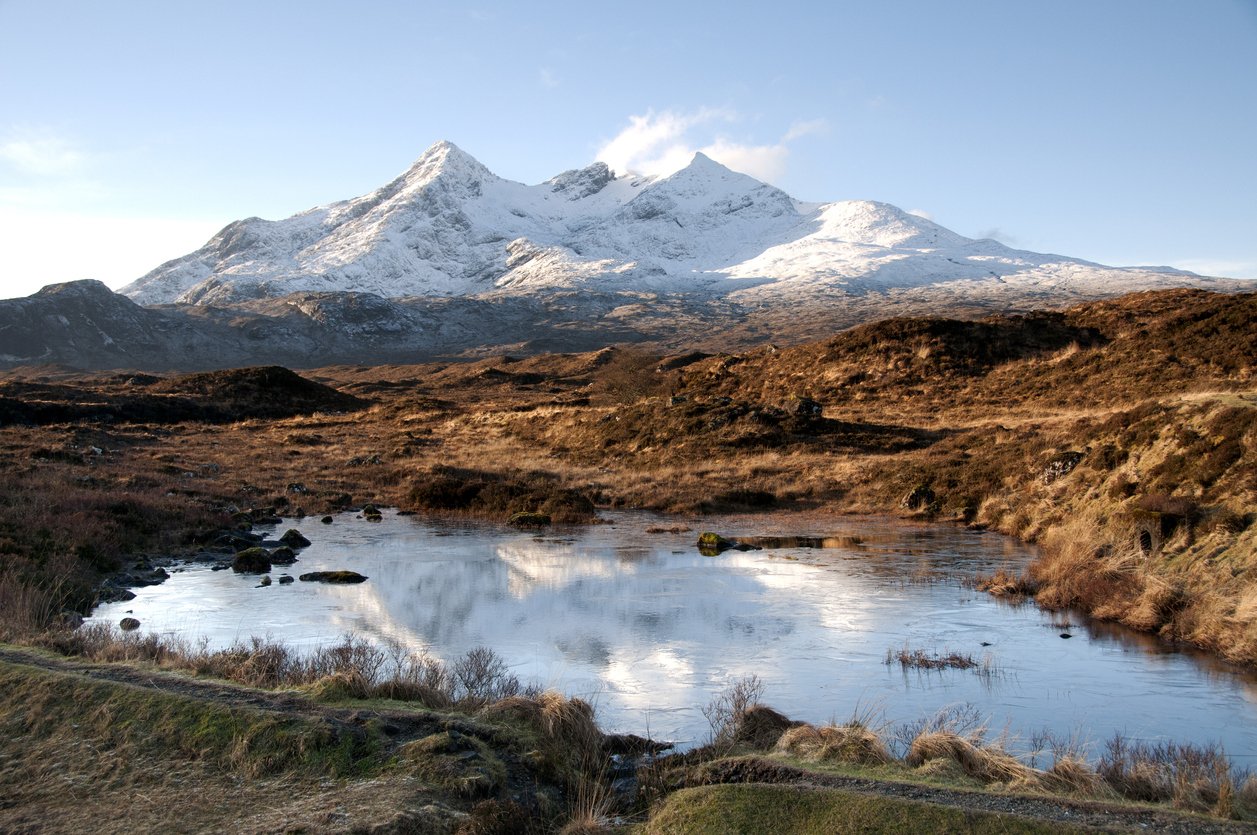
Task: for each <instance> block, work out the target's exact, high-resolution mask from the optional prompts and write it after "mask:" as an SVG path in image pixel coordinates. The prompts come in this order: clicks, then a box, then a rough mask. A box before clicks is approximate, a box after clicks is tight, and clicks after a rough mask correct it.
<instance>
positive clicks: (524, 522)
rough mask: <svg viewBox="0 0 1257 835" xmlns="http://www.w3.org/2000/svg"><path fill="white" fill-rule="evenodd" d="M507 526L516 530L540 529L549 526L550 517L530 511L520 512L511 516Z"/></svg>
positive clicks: (546, 514)
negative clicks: (512, 526) (511, 526)
mask: <svg viewBox="0 0 1257 835" xmlns="http://www.w3.org/2000/svg"><path fill="white" fill-rule="evenodd" d="M508 524H510V525H514V526H515V527H517V528H541V527H545V526H546V525H548V524H550V515H549V514H548V513H534V512H532V511H530V510H522V511H520V512H519V513H513V514H511V518H510V520H509V521H508Z"/></svg>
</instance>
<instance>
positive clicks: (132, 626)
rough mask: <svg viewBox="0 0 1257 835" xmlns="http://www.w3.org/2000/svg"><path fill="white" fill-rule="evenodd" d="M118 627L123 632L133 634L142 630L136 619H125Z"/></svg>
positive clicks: (119, 622)
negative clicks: (137, 630)
mask: <svg viewBox="0 0 1257 835" xmlns="http://www.w3.org/2000/svg"><path fill="white" fill-rule="evenodd" d="M118 626H119V628H121V629H122V631H123V632H133V631H134V630H136V629H139V628H140V622H139V621H138V620H136V619H135V618H123V619H122V620H120V621H118Z"/></svg>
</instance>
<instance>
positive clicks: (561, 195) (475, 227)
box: [121, 142, 1191, 307]
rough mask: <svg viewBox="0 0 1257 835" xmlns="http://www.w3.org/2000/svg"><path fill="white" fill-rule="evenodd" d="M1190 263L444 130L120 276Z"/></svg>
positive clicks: (696, 283)
mask: <svg viewBox="0 0 1257 835" xmlns="http://www.w3.org/2000/svg"><path fill="white" fill-rule="evenodd" d="M1190 277H1191V276H1190V274H1184V273H1177V272H1176V271H1162V270H1148V269H1118V268H1111V267H1103V266H1100V265H1098V264H1092V263H1088V262H1085V261H1080V260H1078V259H1073V258H1065V257H1061V256H1055V255H1041V254H1037V253H1031V252H1023V251H1019V250H1014V249H1010V248H1009V247H1006V246H1004V245H1002V244H1000V243H998V242H996V241H992V240H973V239H969V238H965V237H963V236H961V235H958V234H956V233H954V232H951V231H949V230H947V229H944V228H943V227H941V226H939V225H938V224H935V223H933V222H931V221H929V220H926V219H925V218H921V217H917V216H915V215H911V214H908V213H907V212H904V211H902V210H900V209H897V208H895V207H894V206H891V205H888V204H885V203H875V202H869V201H850V200H849V201H841V202H836V203H827V204H805V203H800V202H799V201H796V200H794V199H792V198H791V197H790V196H789V195H787V194H786V193H785V192H783V191H781V190H780V189H777V188H774V187H773V186H770V185H767V184H765V183H762V182H759V181H758V180H755V179H754V178H752V177H748V176H746V175H745V174H739V173H736V172H734V171H731V170H730V169H728V168H726V167H724V166H723V165H720V164H719V163H717V162H715V161H713V160H711V159H709V158H708V157H706V156H704V155H703V154H696V155H695V157H694V159H693V161H692V162H691V163H690V164H689V166H687V167H686V168H684V169H682V170H680V171H678V172H676V173H675V174H672V175H671V176H668V177H665V178H651V177H637V176H632V175H625V176H615V175H614V174H613V172H612V171H611V170H610V169H608V168H607V166H606V165H605V164H603V163H595V164H593V165H591V166H589V167H587V168H583V169H578V170H573V171H567V172H564V173H563V174H560V175H558V176H556V177H554V178H552V179H550V180H547V181H546V182H544V183H540V184H538V185H533V186H527V185H524V184H522V183H517V182H512V181H510V180H505V179H502V178H501V177H498V176H496V175H495V174H493V173H492V172H491V171H489V169H487V168H486V167H485V166H484V165H482V164H481V163H479V162H478V161H477V160H475V159H474V158H473V157H471V156H470V155H468V154H467V153H465V152H463V151H462V150H460V149H459V148H457V147H456V146H454V145H453V144H451V143H449V142H439V143H437V144H436V145H434V146H432V147H431V148H429V149H428V150H427V151H426V152H425V153H424V154H423V155H422V156H421V157H420V158H419V159H418V160H417V161H416V162H415V164H414V165H412V166H411V167H410V169H409V170H407V171H406V172H405V173H404V174H402V175H401V176H400V177H398V178H397V179H395V180H393V181H392V182H391V183H389V184H388V185H386V186H384V187H383V188H380V189H377V190H376V191H374V192H372V193H371V194H368V195H365V196H363V197H359V198H356V199H353V200H347V201H344V202H340V203H333V204H331V205H327V206H320V207H318V208H314V209H310V210H309V211H306V212H303V213H301V214H299V215H295V216H293V217H291V218H288V219H286V220H279V221H267V220H262V219H259V218H249V219H246V220H241V221H236V222H235V223H232V224H230V225H228V226H227V227H226V228H224V229H223V230H222V231H221V232H219V233H218V234H217V235H215V236H214V238H212V239H211V240H210V241H209V242H208V243H207V244H206V245H205V246H203V247H201V248H200V249H199V250H197V251H196V252H193V253H191V254H189V255H186V256H184V257H182V258H179V259H176V260H174V261H170V262H167V263H165V264H162V265H161V266H160V267H158V268H157V269H155V270H153V271H152V272H150V273H149V274H148V275H146V276H144V277H143V278H141V279H139V280H137V281H135V282H134V283H132V284H130V285H128V286H127V287H125V288H123V289H122V291H121V292H122V294H123V295H126V296H128V297H130V298H131V299H132V300H133V301H135V302H137V303H140V304H168V303H183V304H198V305H222V304H230V303H239V302H241V301H245V300H250V299H265V298H274V297H278V296H283V295H286V294H289V293H294V292H339V291H349V292H357V293H373V294H376V295H379V296H383V297H386V298H402V297H411V296H425V297H466V296H483V295H485V294H502V293H506V294H522V293H538V292H542V293H544V292H554V291H564V290H571V289H575V288H581V289H583V290H586V291H588V290H597V291H599V292H608V293H616V292H649V293H681V294H686V295H691V296H694V297H695V298H700V299H701V298H712V297H720V298H725V299H728V300H730V301H734V302H738V303H743V304H749V305H751V306H754V307H760V306H762V305H766V304H768V305H771V304H773V303H774V302H775V301H776V300H780V299H789V300H791V301H792V302H793V301H798V300H800V299H806V298H808V297H817V298H824V297H829V296H832V294H834V293H842V294H844V295H852V294H856V295H858V294H865V293H868V292H870V291H875V292H881V293H885V292H887V291H890V290H895V289H910V288H920V287H927V286H937V285H945V284H946V285H951V284H954V283H956V282H960V285H957V286H966V287H968V291H967V292H970V293H976V294H978V295H979V296H981V295H983V294H985V293H989V292H1004V293H1005V294H1006V293H1007V290H1004V291H999V290H998V289H997V288H998V287H999V286H1000V285H1009V284H1012V285H1017V286H1022V287H1026V288H1034V289H1035V290H1036V292H1038V291H1045V290H1055V291H1060V292H1062V293H1064V294H1066V295H1071V294H1081V295H1082V296H1087V297H1089V296H1092V295H1095V294H1101V295H1114V294H1118V293H1122V292H1127V291H1130V290H1136V289H1152V288H1157V287H1167V286H1176V285H1181V284H1182V283H1184V280H1185V279H1188V278H1190Z"/></svg>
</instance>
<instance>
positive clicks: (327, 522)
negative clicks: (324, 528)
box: [319, 516, 332, 525]
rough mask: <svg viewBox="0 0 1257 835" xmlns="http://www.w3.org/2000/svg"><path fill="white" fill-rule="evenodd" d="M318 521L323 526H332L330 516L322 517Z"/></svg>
mask: <svg viewBox="0 0 1257 835" xmlns="http://www.w3.org/2000/svg"><path fill="white" fill-rule="evenodd" d="M319 521H320V522H322V523H323V524H324V525H330V524H332V517H331V516H324V517H323V518H322V519H320V520H319Z"/></svg>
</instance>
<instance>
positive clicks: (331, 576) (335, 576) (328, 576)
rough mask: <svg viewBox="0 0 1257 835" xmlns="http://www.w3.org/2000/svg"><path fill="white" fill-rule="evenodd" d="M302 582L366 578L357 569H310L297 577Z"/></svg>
mask: <svg viewBox="0 0 1257 835" xmlns="http://www.w3.org/2000/svg"><path fill="white" fill-rule="evenodd" d="M299 579H300V580H301V581H302V582H304V583H361V582H363V581H365V580H366V579H367V578H366V577H364V576H362V575H361V574H359V573H358V572H357V571H344V570H341V571H311V572H309V573H308V574H302V575H301V577H300V578H299Z"/></svg>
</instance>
